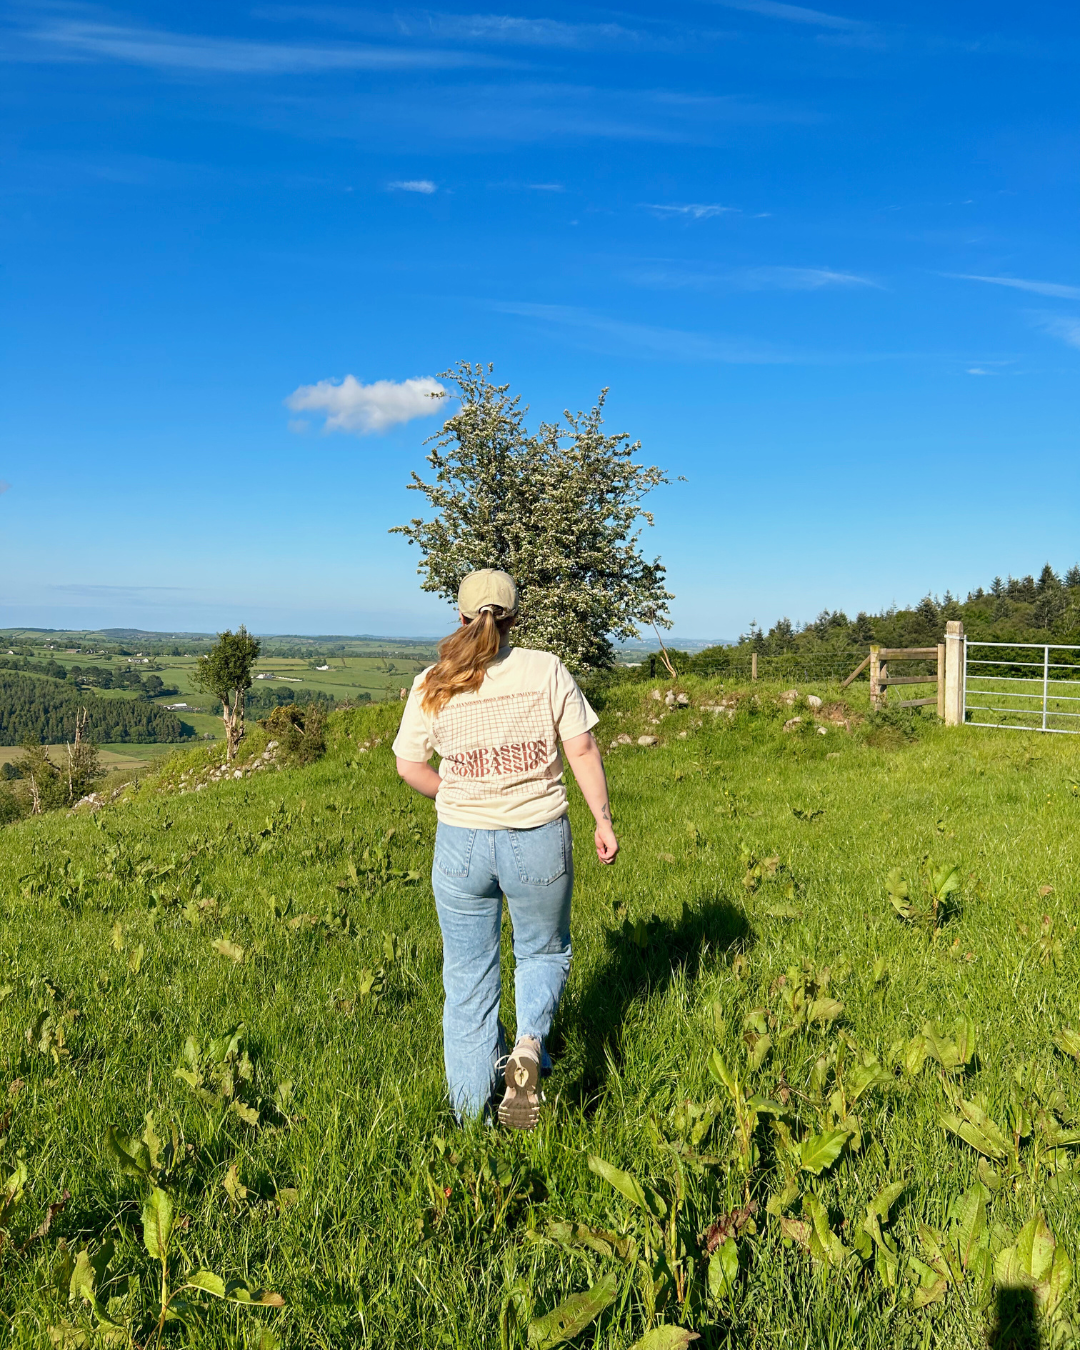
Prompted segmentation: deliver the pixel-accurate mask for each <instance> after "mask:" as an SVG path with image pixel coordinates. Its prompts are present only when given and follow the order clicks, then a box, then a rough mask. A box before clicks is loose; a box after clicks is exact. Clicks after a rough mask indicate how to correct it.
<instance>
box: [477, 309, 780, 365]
mask: <svg viewBox="0 0 1080 1350" xmlns="http://www.w3.org/2000/svg"><path fill="white" fill-rule="evenodd" d="M491 308H492V309H494V310H496V311H498V312H499V313H501V314H515V315H518V316H519V317H521V318H523V319H534V320H538V321H539V322H541V323H544V324H547V325H551V326H554V327H556V328H560V329H562V330H563V331H564V332H565V331H568V332H573V333H576V334H577V336H578V338H579V340H580V341H582V342H583V344H584V345H586V346H590V347H593V348H595V347H597V345H598V344H599V346H600V349H601V350H604V351H612V350H615V351H617V352H629V353H631V354H634V355H637V356H657V357H662V358H666V359H668V360H678V361H710V362H720V363H724V364H729V365H771V364H778V363H783V362H788V361H792V360H794V359H795V358H794V357H793V356H792V355H790V354H789V353H786V352H782V351H780V350H779V349H778V348H776V347H774V346H772V345H771V344H769V343H762V342H754V341H750V340H742V339H726V338H715V337H709V336H708V335H706V334H704V333H691V332H686V331H684V330H682V329H678V328H660V327H656V326H654V325H652V324H642V323H628V322H626V321H624V320H622V319H612V318H608V317H607V316H606V315H603V314H594V313H592V311H590V310H587V309H579V308H577V307H576V306H573V305H536V304H528V303H515V302H505V301H497V302H494V303H493V304H492V305H491Z"/></svg>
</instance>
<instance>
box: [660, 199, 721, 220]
mask: <svg viewBox="0 0 1080 1350" xmlns="http://www.w3.org/2000/svg"><path fill="white" fill-rule="evenodd" d="M642 206H644V207H645V209H646V210H647V211H655V212H656V213H657V215H659V216H686V217H688V218H689V219H691V220H709V219H710V218H711V217H712V216H723V215H727V214H728V213H729V212H736V213H737V212H738V211H739V210H740V208H739V207H737V206H721V205H720V204H719V203H718V202H689V203H687V204H686V205H685V206H664V205H662V204H660V203H659V202H642Z"/></svg>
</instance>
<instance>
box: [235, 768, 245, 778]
mask: <svg viewBox="0 0 1080 1350" xmlns="http://www.w3.org/2000/svg"><path fill="white" fill-rule="evenodd" d="M243 776H244V771H243V769H233V777H234V778H243Z"/></svg>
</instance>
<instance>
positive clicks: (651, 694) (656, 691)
mask: <svg viewBox="0 0 1080 1350" xmlns="http://www.w3.org/2000/svg"><path fill="white" fill-rule="evenodd" d="M649 697H650V698H654V699H656V701H657V703H659V702H660V700H661V698H663V695H662V694H661V693H660V690H659V689H650V690H649Z"/></svg>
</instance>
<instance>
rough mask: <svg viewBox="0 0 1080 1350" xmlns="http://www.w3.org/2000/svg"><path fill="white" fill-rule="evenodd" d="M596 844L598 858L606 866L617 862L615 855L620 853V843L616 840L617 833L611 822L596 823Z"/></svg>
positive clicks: (601, 821)
mask: <svg viewBox="0 0 1080 1350" xmlns="http://www.w3.org/2000/svg"><path fill="white" fill-rule="evenodd" d="M593 839H594V841H595V843H596V856H597V857H598V858H599V859H600V861H601V862H602V863H604V864H605V866H607V865H610V864H611V863H613V862H614V861H615V855H616V854H617V853H618V851H619V841H618V840H617V839H616V838H615V831H614V830H613V829H612V828H611V822H610V821H607V820H599V821H597V823H596V833H595V834H594V835H593Z"/></svg>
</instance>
